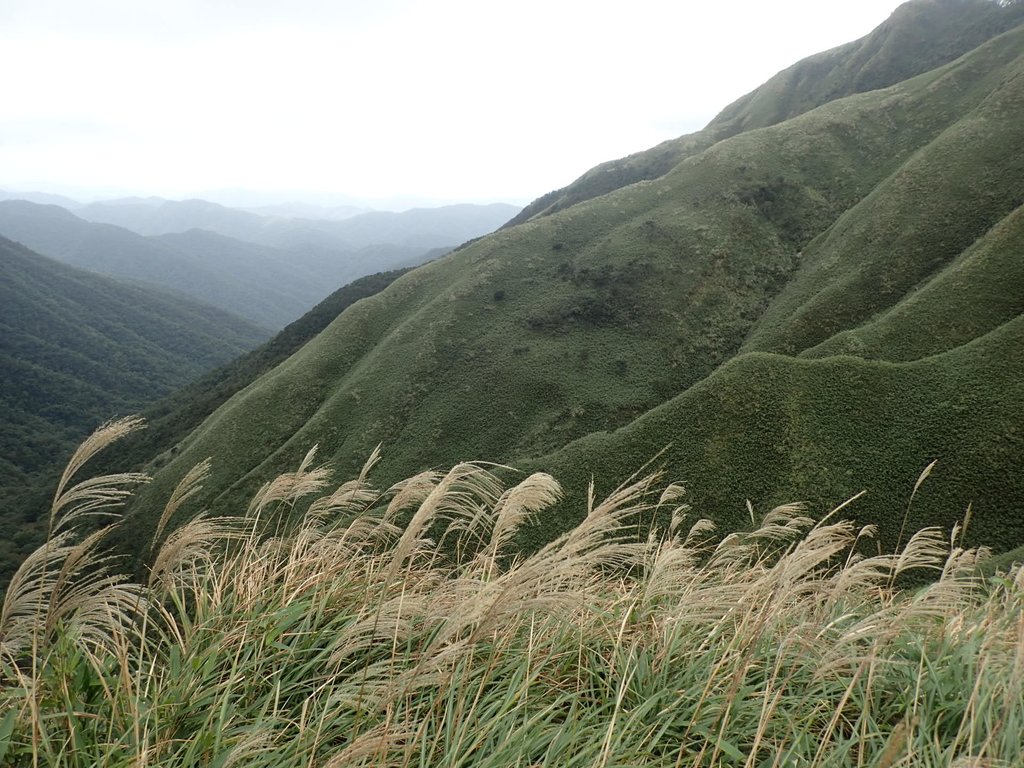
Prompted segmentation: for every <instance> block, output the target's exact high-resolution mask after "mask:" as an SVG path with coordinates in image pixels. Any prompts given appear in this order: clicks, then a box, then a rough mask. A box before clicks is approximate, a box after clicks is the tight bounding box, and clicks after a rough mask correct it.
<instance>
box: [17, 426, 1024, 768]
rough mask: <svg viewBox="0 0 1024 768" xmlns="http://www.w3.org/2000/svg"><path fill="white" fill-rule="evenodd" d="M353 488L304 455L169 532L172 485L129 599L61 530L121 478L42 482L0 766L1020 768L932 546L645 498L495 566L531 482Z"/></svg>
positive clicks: (1014, 647)
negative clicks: (923, 580)
mask: <svg viewBox="0 0 1024 768" xmlns="http://www.w3.org/2000/svg"><path fill="white" fill-rule="evenodd" d="M130 426H131V425H130V424H129V425H125V424H124V423H118V424H114V425H110V426H108V427H107V428H106V430H107V431H106V432H101V433H100V436H99V438H98V439H96V440H94V442H93V443H92V444H91V445H92V447H95V446H96V445H101V444H104V443H105V442H109V441H110V440H112V439H114V438H116V437H117V436H118V435H119V434H120V433H121V432H124V431H127V428H128V427H130ZM93 452H94V451H93ZM90 455H91V454H90ZM88 458H89V456H88V455H85V456H84V457H83V455H81V454H80V455H77V456H76V459H75V461H74V462H73V467H72V469H71V471H70V472H71V474H74V473H75V472H77V471H78V470H79V469H80V468H81V464H83V463H84V461H85V460H87V459H88ZM375 460H376V455H374V456H371V457H370V459H369V461H368V462H367V464H366V466H365V467H364V469H363V472H362V473H361V474H360V475H359V476H358V477H356V478H354V479H352V480H349V481H348V482H345V483H343V484H342V485H340V486H338V487H333V486H331V485H329V480H330V478H329V473H328V472H327V471H326V469H324V468H322V467H318V466H316V465H315V452H310V454H309V455H308V456H307V457H306V460H305V461H303V462H302V465H301V466H300V467H299V468H298V469H297V470H296V471H294V472H292V473H288V474H286V475H283V476H281V477H279V478H277V479H276V480H275V481H273V482H271V483H269V484H268V485H266V486H265V487H264V488H263V489H262V490H261V491H260V492H259V494H257V496H256V498H255V499H253V501H252V503H251V504H250V505H249V507H248V509H247V510H245V512H244V514H240V515H239V516H238V517H236V518H218V519H213V518H209V517H205V516H202V515H199V516H196V517H192V518H191V519H190V521H189V522H186V523H184V524H183V525H180V526H178V527H174V521H175V519H176V513H177V512H178V510H179V509H180V508H181V506H182V505H183V504H184V503H186V502H187V501H188V500H189V498H190V497H191V496H192V495H193V494H194V493H195V492H196V490H197V489H198V488H199V487H200V486H201V484H202V482H203V479H204V477H205V474H206V472H207V470H208V466H206V465H203V466H200V467H198V468H197V469H196V470H195V471H194V472H192V473H190V474H189V476H188V477H186V478H185V479H184V480H183V481H182V485H181V486H179V488H178V489H177V490H176V491H175V493H174V494H173V498H172V499H171V500H170V502H169V504H168V507H167V509H166V510H165V514H164V515H163V516H162V518H161V521H160V526H159V530H158V533H157V541H155V542H154V546H153V549H152V555H151V557H150V559H149V572H148V578H147V579H145V580H144V582H145V583H134V582H132V581H130V580H129V579H128V578H126V577H118V576H116V574H114V573H113V572H112V571H111V563H110V562H109V561H107V560H105V559H104V556H103V554H102V550H101V549H100V534H99V533H95V532H92V530H91V528H90V527H88V526H85V525H84V521H85V520H86V519H87V518H86V517H84V515H85V514H86V513H90V512H95V511H97V509H98V508H99V507H104V508H106V507H107V506H108V505H109V504H111V503H114V502H116V501H118V500H120V498H122V497H123V494H122V490H123V489H124V488H125V486H126V485H130V484H132V483H136V482H139V481H140V480H141V479H142V478H140V477H138V476H135V475H122V476H117V477H104V478H99V479H95V480H90V481H86V482H84V483H80V484H78V485H77V486H74V487H73V488H72V490H70V491H68V490H66V486H67V485H68V483H69V482H70V474H69V475H68V476H67V477H66V478H65V480H64V481H62V487H61V491H60V492H59V493H58V501H60V500H61V499H64V501H65V503H63V504H61V503H55V507H54V521H53V525H52V529H53V534H52V538H51V540H50V542H48V544H47V545H45V546H44V547H43V548H41V549H40V551H39V552H37V553H36V555H34V556H33V557H32V558H30V559H29V561H28V562H26V563H25V565H24V566H23V567H22V569H21V571H19V573H18V575H17V576H16V578H15V580H14V582H13V583H12V585H11V588H10V589H9V591H8V594H7V599H6V601H5V603H4V605H3V613H2V617H0V713H2V714H0V763H3V764H5V765H19V766H20V765H26V766H28V765H33V766H35V765H47V766H51V765H52V766H96V765H104V766H122V765H123V766H192V765H197V766H198V765H202V766H219V767H220V768H227V767H228V766H238V765H246V766H249V765H256V766H260V765H267V766H349V765H353V766H355V765H373V766H379V765H394V766H408V765H431V766H452V767H454V766H487V765H493V766H502V767H503V768H504V767H506V766H524V767H525V766H536V765H558V766H562V765H564V766H644V765H658V766H750V767H753V766H872V767H874V768H891V767H892V766H911V765H913V766H950V765H956V766H962V767H963V768H966V767H967V766H1013V765H1019V764H1020V760H1021V745H1020V738H1021V737H1020V733H1021V732H1022V731H1024V689H1022V683H1024V620H1022V619H1021V616H1022V612H1021V608H1022V605H1024V573H1022V572H1021V571H1015V572H1012V573H1010V574H1005V575H1000V576H998V577H995V578H993V579H989V580H987V581H982V580H981V579H980V578H979V577H977V576H976V575H975V574H976V573H977V570H976V567H975V566H976V562H977V559H978V557H979V554H980V553H978V552H973V551H964V550H962V549H960V548H959V547H958V546H957V544H958V540H959V532H958V531H954V532H952V534H951V535H950V536H946V535H943V534H941V533H940V532H939V531H936V530H924V531H919V532H917V533H916V534H914V535H913V536H911V537H910V539H909V541H908V542H907V544H906V546H905V547H903V549H902V550H901V551H900V552H898V553H893V554H883V555H875V556H862V555H861V554H860V553H861V552H865V551H868V550H869V549H870V547H867V546H865V543H866V542H868V541H869V540H870V539H871V536H872V533H873V531H872V529H871V528H870V527H869V528H858V527H856V526H854V525H853V524H851V523H849V522H845V521H843V520H841V519H838V518H839V516H840V515H839V514H833V515H830V516H825V517H824V518H823V519H822V520H821V521H819V522H815V521H814V520H813V519H812V518H810V517H809V516H807V515H806V514H805V512H804V510H803V509H801V508H800V507H799V506H797V505H791V506H785V507H780V508H777V509H774V510H772V511H770V512H768V513H767V514H765V515H764V516H763V517H761V518H760V520H757V517H756V515H752V518H753V519H754V520H755V521H756V525H753V526H752V527H751V530H749V531H743V532H732V533H729V534H728V535H725V536H724V537H720V536H716V534H715V532H714V531H713V526H711V525H710V524H709V523H708V522H707V521H703V520H700V519H694V518H693V517H692V516H691V514H690V510H689V509H688V508H687V507H686V506H685V505H682V504H680V502H681V498H682V491H681V489H680V488H678V487H677V486H671V485H670V486H667V487H663V484H661V483H659V481H658V478H657V477H656V476H648V477H643V478H634V479H633V480H631V481H630V482H629V483H628V484H626V485H624V486H623V487H621V488H619V489H618V490H617V491H616V492H615V493H613V494H612V495H611V496H610V497H609V498H607V499H605V500H598V499H595V498H593V495H592V494H591V498H590V500H589V502H588V509H587V510H586V512H587V514H586V517H585V519H584V520H583V522H582V523H581V524H580V525H579V526H578V527H576V528H575V529H573V530H572V531H570V532H568V533H566V534H565V535H564V536H562V537H561V538H559V539H558V540H556V541H553V542H551V543H550V544H549V545H547V546H546V547H544V548H543V549H541V550H540V551H538V552H535V553H533V554H522V553H521V552H518V551H517V549H516V546H515V543H516V532H517V530H518V529H519V528H520V527H521V526H522V525H523V524H524V523H525V522H526V521H528V520H530V519H531V518H532V517H534V516H536V515H543V514H544V513H545V510H546V509H548V508H549V507H550V505H551V504H552V503H553V502H554V501H555V500H557V498H558V495H559V489H558V485H557V483H556V482H555V480H554V479H552V478H551V477H548V476H546V475H543V474H536V475H532V476H530V477H527V478H525V479H524V480H522V482H520V483H519V484H518V485H515V486H513V487H511V488H507V489H506V488H503V487H502V485H501V483H500V482H499V481H498V479H497V478H496V477H495V475H494V474H493V473H492V472H491V471H489V470H488V469H487V468H486V467H484V466H479V465H475V464H460V465H458V466H456V467H454V468H452V469H451V470H449V471H448V472H445V473H440V472H427V473H423V474H420V475H416V476H415V477H412V478H409V479H408V480H405V481H404V482H401V483H399V484H397V485H395V486H393V487H391V488H389V489H387V490H385V491H383V492H378V491H377V490H376V489H374V488H373V487H372V485H371V484H370V480H369V477H370V475H371V472H372V468H373V463H374V461H375ZM69 493H70V494H72V495H71V496H70V501H68V499H69V496H68V494H69ZM897 506H898V505H897V504H896V503H895V502H894V508H896V507H897ZM109 511H110V510H109V509H106V512H107V513H109ZM654 512H658V513H659V514H658V515H657V519H661V520H666V521H668V520H671V521H672V522H671V524H667V523H666V525H667V527H666V529H665V530H660V531H655V532H653V533H652V534H651V535H650V536H649V537H647V538H646V539H642V540H638V538H637V536H636V527H635V521H636V519H637V515H638V514H641V515H642V516H643V519H651V516H652V513H654ZM837 512H838V511H837ZM114 524H116V523H114ZM921 568H927V569H932V571H933V572H934V574H935V577H936V578H935V579H934V580H933V581H932V582H931V583H930V584H929V585H928V586H926V587H924V588H920V589H917V590H914V591H912V592H901V591H899V590H898V589H896V588H895V587H894V586H893V584H894V583H896V584H898V583H900V580H899V578H898V577H899V575H900V574H901V573H904V572H907V571H911V570H915V569H921Z"/></svg>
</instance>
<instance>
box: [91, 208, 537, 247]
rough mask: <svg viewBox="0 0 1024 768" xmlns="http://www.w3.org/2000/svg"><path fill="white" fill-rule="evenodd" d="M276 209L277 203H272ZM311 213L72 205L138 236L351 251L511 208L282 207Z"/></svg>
mask: <svg viewBox="0 0 1024 768" xmlns="http://www.w3.org/2000/svg"><path fill="white" fill-rule="evenodd" d="M278 210H280V209H278ZM288 210H291V211H293V212H298V211H300V210H306V211H307V212H309V213H313V214H316V215H315V216H314V217H309V216H297V215H293V214H288V215H279V214H278V215H270V216H267V215H260V214H258V213H255V212H252V211H244V210H240V209H237V208H228V207H226V206H223V205H218V204H217V203H211V202H207V201H205V200H182V201H175V200H157V201H154V200H149V199H147V200H123V201H112V202H103V203H92V204H90V205H86V206H83V207H81V208H79V209H78V210H77V211H76V213H77V214H78V215H79V216H81V217H82V218H84V219H86V220H88V221H92V222H98V223H105V224H114V225H116V226H119V227H123V228H125V229H130V230H132V231H133V232H135V233H137V234H141V235H163V234H170V233H179V232H186V231H188V230H192V229H203V230H208V231H210V232H216V233H218V234H221V235H226V236H228V237H233V238H236V239H238V240H244V241H246V242H250V243H257V244H260V245H268V246H274V247H283V248H297V247H307V246H316V247H322V248H332V249H335V250H345V251H349V250H355V249H358V248H363V247H366V246H370V245H381V244H387V245H401V246H407V247H416V248H423V249H427V248H437V247H442V246H447V247H451V246H453V245H458V244H459V243H462V242H465V241H466V240H470V239H472V238H474V237H479V236H480V235H484V234H487V233H488V232H492V231H494V230H495V229H497V228H498V227H500V226H501V225H502V224H504V223H505V222H507V221H508V220H509V219H510V218H512V217H513V216H515V215H516V214H517V213H518V212H519V210H520V209H519V208H517V207H516V206H512V205H505V204H500V203H496V204H492V205H449V206H443V207H439V208H420V209H413V210H409V211H405V212H403V213H390V212H384V211H375V212H364V213H359V212H357V213H355V214H354V215H352V214H349V215H339V212H344V211H347V210H350V209H345V208H341V209H330V210H328V211H327V212H328V213H330V215H329V216H322V215H321V214H322V213H324V210H325V209H319V208H316V207H312V206H308V207H306V208H304V209H303V208H296V207H295V206H292V207H289V208H288Z"/></svg>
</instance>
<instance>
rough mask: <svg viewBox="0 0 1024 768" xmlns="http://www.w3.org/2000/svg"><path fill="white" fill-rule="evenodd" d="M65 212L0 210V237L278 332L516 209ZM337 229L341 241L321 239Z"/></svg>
mask: <svg viewBox="0 0 1024 768" xmlns="http://www.w3.org/2000/svg"><path fill="white" fill-rule="evenodd" d="M76 211H77V212H78V214H81V215H76V214H75V213H72V212H70V211H69V210H67V209H66V208H63V207H60V206H56V205H44V204H39V203H33V202H29V201H24V200H7V201H0V235H3V236H6V237H9V238H11V239H13V240H17V241H18V242H21V243H23V244H24V245H26V246H27V247H29V248H31V249H33V250H35V251H38V252H39V253H42V254H44V255H46V256H50V257H51V258H54V259H58V260H60V261H63V262H65V263H67V264H71V265H73V266H77V267H81V268H83V269H90V270H93V271H95V272H99V273H101V274H105V275H110V276H113V277H121V278H130V279H133V280H139V281H144V282H147V283H151V284H153V285H157V286H161V287H163V288H167V289H171V290H174V291H176V292H179V293H181V294H184V295H187V296H191V297H193V298H196V299H199V300H201V301H205V302H208V303H210V304H211V305H213V306H216V307H219V308H220V309H223V310H225V311H228V312H232V313H234V314H236V315H238V316H240V317H244V318H246V319H247V320H250V321H252V322H254V323H257V324H258V325H260V326H262V327H264V328H267V329H268V330H278V329H280V328H282V327H283V326H284V325H286V324H287V323H289V322H291V321H292V320H294V319H296V318H297V317H299V316H300V315H302V314H303V313H304V312H305V311H306V310H308V309H309V308H310V307H312V306H313V305H314V304H316V303H317V302H318V301H320V300H321V299H323V298H324V297H325V296H326V295H327V294H329V293H330V292H331V291H332V290H334V289H335V288H338V287H340V286H342V285H345V284H346V283H348V282H351V281H352V280H354V279H356V278H358V277H361V276H363V275H366V274H371V273H373V272H377V271H381V270H386V269H395V268H401V267H404V266H409V265H413V264H420V263H422V262H424V261H428V260H430V259H431V258H435V257H436V256H438V255H440V254H441V253H444V252H445V251H447V250H449V249H450V248H451V247H454V246H455V245H458V244H459V243H461V242H463V241H465V240H468V239H471V238H473V237H477V236H479V235H481V234H485V233H487V232H490V231H492V230H494V229H496V228H497V227H499V226H501V224H503V223H504V222H505V221H506V220H507V219H508V218H509V217H510V216H511V215H514V214H515V213H516V212H517V211H518V209H517V208H515V207H513V206H450V207H447V208H439V209H424V210H413V211H408V212H406V213H395V214H389V213H380V214H364V215H361V216H357V217H355V218H352V219H349V220H346V221H330V220H324V221H314V220H307V219H276V218H275V219H271V218H267V217H264V216H259V215H257V214H254V213H250V212H246V211H241V210H235V209H231V208H225V207H224V206H219V205H215V204H213V203H207V202H205V201H201V200H197V201H185V202H181V203H172V202H168V201H161V202H159V203H155V202H152V201H140V202H134V201H129V202H124V203H115V204H94V205H91V206H79V207H77V208H76ZM90 212H91V213H90ZM87 214H88V215H91V216H93V217H99V218H103V215H104V214H109V215H107V216H106V218H108V219H110V220H112V221H113V220H116V221H119V222H120V223H122V224H124V225H125V226H116V225H114V224H112V223H97V222H96V221H88V220H87V219H86V218H83V217H82V216H83V215H87ZM343 225H344V226H345V227H347V230H346V231H347V232H348V233H349V234H348V236H347V237H346V238H344V239H342V237H341V235H339V234H338V233H337V232H336V231H333V230H332V228H334V229H335V230H337V229H338V228H340V227H342V226H343ZM126 227H127V228H126ZM131 229H135V230H137V231H131ZM339 231H340V230H339ZM140 232H143V233H147V234H140ZM270 242H275V243H276V245H269V244H268V243H270Z"/></svg>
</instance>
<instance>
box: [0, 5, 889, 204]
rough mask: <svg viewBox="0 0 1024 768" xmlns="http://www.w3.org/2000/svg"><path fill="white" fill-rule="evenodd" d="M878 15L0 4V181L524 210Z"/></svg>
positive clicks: (711, 111)
mask: <svg viewBox="0 0 1024 768" xmlns="http://www.w3.org/2000/svg"><path fill="white" fill-rule="evenodd" d="M898 5H899V2H898V0H842V2H836V1H835V0H778V1H777V2H765V1H764V0H761V1H750V0H733V2H720V1H718V2H716V0H700V1H699V2H693V1H692V0H617V1H616V2H604V0H589V1H588V0H518V1H517V2H514V3H497V2H488V0H430V1H429V2H416V1H415V0H358V1H356V0H333V1H332V0H0V72H3V73H4V77H3V80H4V85H3V90H2V95H0V188H3V189H17V190H28V189H33V190H41V191H52V192H64V193H74V194H78V195H79V196H80V197H85V196H87V194H86V193H87V191H94V192H95V193H96V194H102V195H108V196H109V195H113V194H128V193H132V194H158V195H162V196H165V197H187V196H202V195H205V196H215V195H213V194H212V192H213V191H214V190H225V189H246V190H258V191H265V192H273V193H275V194H274V195H271V196H268V197H267V199H268V201H269V199H270V197H277V198H279V199H280V200H281V201H284V200H286V199H297V198H305V199H308V200H314V199H316V200H317V201H320V202H326V201H327V199H328V198H329V197H330V196H333V195H338V196H340V195H351V196H355V197H359V198H382V197H388V196H397V195H415V196H419V197H421V198H428V199H431V200H435V201H452V200H508V201H513V202H526V201H528V200H530V199H533V198H535V197H537V196H539V195H541V194H543V193H545V192H547V191H549V190H551V189H555V188H557V187H561V186H564V185H565V184H567V183H569V182H570V181H572V180H573V179H574V178H576V177H577V176H579V175H580V174H581V173H583V172H584V171H586V170H587V169H588V168H590V167H592V166H594V165H596V164H597V163H599V162H602V161H605V160H610V159H613V158H615V157H620V156H622V155H626V154H629V153H631V152H636V151H639V150H642V149H646V148H647V147H650V146H653V145H654V144H656V143H658V142H659V141H663V140H665V139H669V138H673V137H675V136H679V135H681V134H683V133H688V132H690V131H694V130H697V129H699V128H701V127H703V125H704V124H706V123H707V122H708V121H709V120H710V119H711V118H712V117H713V116H714V115H715V114H716V113H717V112H718V111H719V110H720V109H721V108H723V107H724V106H726V104H728V103H729V102H731V101H733V100H734V99H736V98H738V97H739V96H741V95H743V94H744V93H746V92H748V91H750V90H752V89H753V88H755V87H756V86H757V85H759V84H760V83H762V82H763V81H764V80H766V79H767V78H768V77H770V76H771V75H773V74H774V73H775V72H777V71H779V70H780V69H782V68H784V67H786V66H788V65H789V64H792V63H794V62H795V61H796V60H798V59H800V58H802V57H804V56H807V55H809V54H811V53H815V52H817V51H821V50H825V49H827V48H831V47H833V46H835V45H838V44H841V43H844V42H847V41H849V40H853V39H855V38H857V37H860V36H861V35H863V34H866V33H867V32H868V31H870V30H871V29H872V28H874V27H875V26H877V25H878V24H879V23H881V22H882V21H884V20H885V18H886V17H887V16H888V15H889V14H890V13H891V12H892V10H893V9H894V8H895V7H896V6H898ZM222 197H223V195H222Z"/></svg>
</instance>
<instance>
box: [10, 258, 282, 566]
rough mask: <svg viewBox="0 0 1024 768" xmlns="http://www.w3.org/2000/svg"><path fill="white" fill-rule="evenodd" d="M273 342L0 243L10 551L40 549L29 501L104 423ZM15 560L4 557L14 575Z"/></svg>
mask: <svg viewBox="0 0 1024 768" xmlns="http://www.w3.org/2000/svg"><path fill="white" fill-rule="evenodd" d="M265 338H266V334H265V332H264V331H263V330H261V329H259V328H257V327H255V326H254V325H252V324H251V323H248V322H246V321H244V320H241V319H239V318H236V317H233V316H231V315H228V314H226V313H224V312H221V311H219V310H216V309H213V308H212V307H209V306H205V305H202V304H199V303H197V302H194V301H191V300H188V299H182V298H178V297H176V296H172V295H169V294H166V293H162V292H159V291H155V290H151V289H148V288H144V287H140V286H137V285H130V284H127V283H122V282H117V281H114V280H111V279H109V278H105V277H102V276H100V275H96V274H93V273H89V272H85V271H82V270H78V269H75V268H72V267H69V266H67V265H65V264H61V263H59V262H57V261H54V260H51V259H48V258H45V257H43V256H40V255H39V254H36V253H33V252H32V251H30V250H28V249H27V248H24V247H23V246H21V245H19V244H17V243H14V242H12V241H10V240H7V239H4V238H0V412H2V413H3V418H2V419H0V502H2V503H0V507H2V509H3V514H2V515H0V529H2V530H3V532H4V534H5V535H4V537H3V541H4V546H5V547H7V548H8V550H10V549H11V548H16V547H17V546H19V545H20V544H25V545H26V546H27V545H28V543H30V541H29V540H30V538H31V529H27V530H25V531H21V532H20V533H19V534H17V535H13V534H11V531H12V530H14V529H18V528H19V527H20V522H19V521H20V512H21V511H23V510H24V509H25V504H24V501H23V500H24V498H25V497H26V496H32V497H33V498H34V494H35V493H36V486H37V485H38V484H39V482H41V481H40V478H41V477H45V479H46V480H47V481H49V480H50V479H52V478H51V477H50V474H49V472H50V471H51V470H52V469H53V466H54V464H61V463H62V462H63V460H64V457H66V456H67V455H68V454H69V453H70V451H72V450H73V449H74V447H75V445H76V444H77V443H78V442H79V441H80V440H81V439H82V438H83V437H84V436H85V435H87V434H88V433H89V432H90V431H91V430H92V429H93V428H94V427H95V426H96V425H97V424H99V423H101V422H103V421H106V420H108V419H110V418H111V417H112V416H113V415H115V414H117V413H120V414H127V413H132V412H134V411H137V410H139V409H141V408H142V407H143V406H144V405H146V404H148V403H150V402H152V401H153V400H155V399H156V398H157V397H159V396H161V395H164V394H167V393H168V392H171V391H172V390H175V389H177V388H179V387H181V386H183V385H184V384H186V383H188V382H189V381H190V380H192V379H195V378H196V377H198V376H199V375H200V374H202V373H203V372H205V371H207V370H209V369H211V368H213V367H214V366H217V365H220V364H222V363H224V362H226V361H228V360H231V359H233V358H235V357H236V356H238V355H240V354H241V353H243V352H245V351H247V350H249V349H252V348H253V347H254V346H255V345H256V344H257V343H259V342H260V341H262V340H264V339H265ZM15 510H17V511H18V514H17V515H15ZM12 515H14V519H12ZM29 517H30V518H32V519H33V520H34V518H35V515H32V514H30V515H29ZM10 556H11V552H10V551H5V552H0V562H2V564H3V566H4V567H5V568H6V567H7V566H9V565H10V562H11V559H10ZM6 575H9V574H0V580H6Z"/></svg>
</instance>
